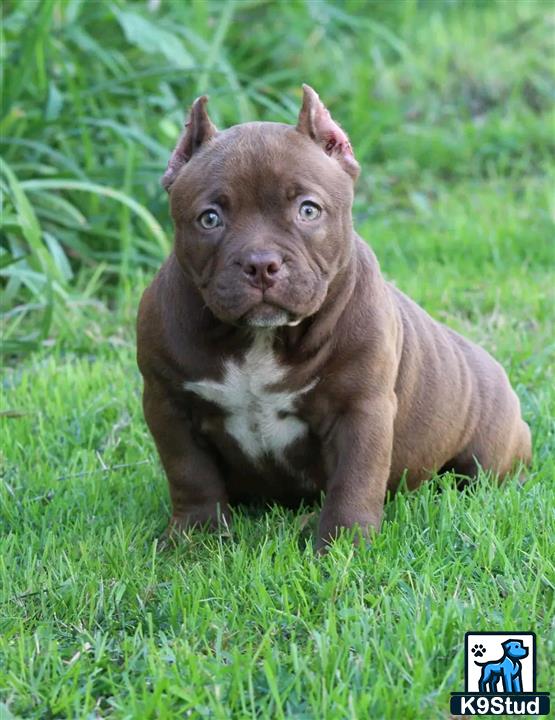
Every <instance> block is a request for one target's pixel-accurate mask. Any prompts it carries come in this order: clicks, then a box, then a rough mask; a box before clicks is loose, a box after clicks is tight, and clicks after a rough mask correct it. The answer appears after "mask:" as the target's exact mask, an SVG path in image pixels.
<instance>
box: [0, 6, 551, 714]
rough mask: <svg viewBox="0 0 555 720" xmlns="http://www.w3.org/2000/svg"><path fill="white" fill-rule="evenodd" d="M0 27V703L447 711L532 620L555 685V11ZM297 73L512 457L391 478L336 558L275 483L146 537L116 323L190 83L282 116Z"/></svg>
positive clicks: (50, 9) (153, 228)
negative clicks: (379, 519) (391, 488)
mask: <svg viewBox="0 0 555 720" xmlns="http://www.w3.org/2000/svg"><path fill="white" fill-rule="evenodd" d="M3 26H4V33H5V46H4V50H3V58H5V61H4V62H3V70H4V72H5V73H6V77H5V78H4V95H3V104H2V118H1V120H0V146H1V149H2V155H3V161H4V164H3V165H2V168H1V182H0V187H1V189H2V194H3V206H2V208H3V212H2V218H1V220H2V240H1V246H0V277H1V278H2V284H3V293H2V296H3V297H2V308H1V309H2V312H3V342H4V350H5V353H6V355H5V363H4V367H3V384H2V388H3V390H2V406H3V410H2V414H1V416H0V423H1V428H0V432H1V433H2V439H3V450H2V452H3V456H2V474H1V476H0V718H1V719H2V720H5V719H6V718H13V717H16V718H103V717H111V718H138V719H141V720H143V719H147V720H148V718H162V719H163V718H174V717H177V716H185V717H187V716H190V717H195V718H196V717H214V718H228V717H238V718H243V717H253V718H254V717H262V718H280V717H286V718H310V719H312V718H330V719H333V720H335V718H364V717H372V718H391V719H396V718H399V717H403V718H408V719H411V718H422V719H428V718H447V717H448V715H449V713H448V707H449V702H448V699H449V693H450V692H451V691H455V690H461V689H462V688H463V657H462V652H463V650H462V648H463V638H464V632H465V631H467V630H471V629H478V630H479V629H484V630H485V629H488V630H493V629H508V630H511V629H520V630H522V629H524V630H528V629H531V630H534V631H535V632H536V633H537V635H538V643H539V648H538V683H537V685H538V689H540V690H552V691H553V690H554V689H555V673H554V668H555V624H554V619H553V618H554V617H555V592H554V591H555V565H554V560H553V555H554V553H553V538H554V537H555V514H554V510H553V508H554V507H555V482H554V479H555V423H554V417H555V390H554V389H553V388H554V387H555V378H554V367H555V343H554V341H553V301H554V299H555V297H554V292H553V288H554V284H555V281H554V267H555V248H554V243H553V237H554V233H553V229H554V228H553V212H554V209H555V207H554V199H553V181H554V175H555V170H554V167H555V163H554V155H555V141H554V138H553V120H554V114H553V97H554V95H555V81H554V78H553V72H552V69H553V60H554V51H553V40H552V37H553V29H554V18H553V14H552V11H551V9H550V7H549V5H548V4H547V3H542V2H524V0H522V1H521V2H511V3H508V2H464V3H462V2H452V3H443V2H439V1H438V2H416V1H412V0H406V1H405V2H402V3H401V2H374V3H372V4H371V5H369V4H365V3H360V2H356V1H355V0H346V1H345V2H341V3H339V2H337V3H335V2H324V1H323V0H322V1H321V2H318V3H315V2H301V1H300V0H298V1H294V2H287V3H285V2H283V3H278V4H271V3H266V2H259V1H253V2H235V3H225V4H217V3H211V2H201V1H200V0H199V1H197V2H191V3H188V4H184V3H169V2H162V3H161V5H160V7H159V8H158V9H156V4H155V3H151V4H150V5H148V4H146V3H142V2H141V3H138V2H133V3H132V2H123V1H118V2H114V3H108V2H97V3H77V2H75V3H73V2H71V3H66V2H58V1H55V0H44V1H43V2H40V3H36V2H29V1H27V2H6V3H4V5H3ZM13 68H17V72H16V71H14V70H13ZM303 81H308V82H310V83H311V84H313V85H314V86H315V87H316V88H317V89H318V90H319V91H320V93H321V95H322V97H323V98H324V99H325V100H326V102H327V103H328V105H329V106H330V108H331V109H332V111H333V114H334V116H335V117H336V118H337V119H339V120H340V121H341V123H342V124H343V126H344V127H345V128H346V129H347V130H348V132H349V134H350V136H351V139H352V141H353V145H354V147H355V151H356V153H357V156H358V158H359V160H360V162H361V164H362V166H363V173H362V177H361V180H360V182H359V185H358V190H357V197H356V204H355V220H356V224H357V228H358V230H359V232H360V233H361V234H362V235H363V237H365V238H366V239H367V240H368V242H370V243H371V245H372V246H373V247H374V249H375V250H376V252H377V254H378V257H379V258H380V261H381V263H382V268H383V270H384V273H385V274H386V275H387V276H388V277H389V278H390V279H392V280H394V281H395V282H396V284H397V285H398V286H399V287H401V288H402V289H403V290H405V291H406V292H408V293H409V294H410V295H411V296H412V297H413V298H414V299H415V300H417V301H418V302H420V303H421V304H422V305H423V306H424V307H425V308H426V309H427V310H428V311H429V312H430V313H432V315H434V316H435V317H437V318H438V319H440V320H443V321H445V322H447V323H448V324H450V325H451V326H452V327H454V328H455V329H457V330H460V331H461V332H463V333H464V334H466V335H468V336H469V337H471V338H473V339H474V340H476V341H478V342H480V343H482V344H483V345H484V346H485V347H486V348H487V349H489V350H490V351H492V352H493V353H494V354H495V356H496V357H497V358H498V359H499V361H500V362H502V363H503V365H504V366H505V367H506V368H507V370H508V372H509V375H510V377H511V380H512V382H513V385H514V386H515V387H516V389H517V392H518V393H519V396H520V398H521V401H522V405H523V411H524V415H525V418H526V419H527V421H528V422H529V423H530V425H531V427H532V432H533V437H534V463H533V465H532V467H531V468H530V471H529V479H528V482H527V484H526V485H525V486H524V487H523V488H519V487H518V486H517V483H516V482H515V480H514V479H512V480H509V481H508V482H507V483H506V485H505V486H503V487H502V488H497V487H494V486H493V485H492V483H491V481H490V480H488V478H487V477H482V478H481V479H480V481H479V482H478V483H477V485H476V486H475V488H474V489H473V490H472V491H470V492H465V493H459V492H457V491H456V490H455V489H454V486H453V482H452V479H451V478H450V477H449V476H446V477H443V478H440V479H436V480H435V481H433V482H432V483H430V484H429V485H427V486H425V487H423V488H422V489H421V490H419V491H418V492H415V493H401V494H399V495H397V496H396V497H395V498H394V499H393V500H392V501H391V502H390V503H389V504H388V506H387V510H386V521H385V523H384V526H383V531H382V533H381V535H379V536H378V537H377V538H376V540H375V542H374V543H373V545H372V547H368V548H364V549H362V550H360V551H357V552H354V551H353V550H352V548H351V546H350V544H349V542H348V539H347V538H344V539H342V540H341V541H339V542H338V543H337V544H336V545H335V546H334V548H333V550H332V551H331V552H330V554H329V555H328V556H327V557H326V558H324V559H316V558H315V557H314V556H313V551H312V542H311V537H312V532H313V531H314V529H315V519H316V516H315V511H316V509H315V508H305V509H303V510H302V511H301V512H299V513H292V512H290V511H285V510H283V509H281V508H278V507H271V508H269V509H268V510H267V511H260V512H256V513H252V512H245V511H244V510H242V509H238V510H237V513H236V517H235V524H234V527H233V530H232V532H231V533H229V534H227V535H226V534H224V535H219V536H209V535H207V534H204V533H202V532H197V533H193V534H191V535H190V537H189V538H188V540H187V541H186V542H183V543H182V544H180V545H179V546H178V547H175V548H170V549H168V550H166V551H164V552H159V551H158V546H157V538H158V537H159V535H160V533H161V532H162V531H163V529H164V526H165V523H166V521H167V517H168V513H169V501H168V494H167V489H166V484H165V480H164V478H163V475H162V471H161V469H160V466H159V463H158V460H157V458H156V456H155V452H154V447H153V443H152V441H151V439H150V437H149V435H148V432H147V430H146V427H145V424H144V421H143V419H142V415H141V409H140V381H139V376H138V372H137V370H136V368H135V360H134V336H133V323H134V314H135V308H136V304H137V301H138V297H139V295H140V292H141V290H142V288H143V287H144V286H145V285H146V283H147V282H148V280H149V278H150V277H151V276H152V274H153V272H154V270H155V268H156V266H157V265H158V264H159V262H160V261H161V258H162V257H163V256H164V255H165V253H166V252H167V249H168V247H169V242H170V241H169V234H170V225H169V221H168V215H167V207H166V198H165V196H164V194H163V192H162V191H161V190H160V187H159V185H158V179H159V177H160V175H161V172H162V169H163V166H164V163H165V162H166V160H167V157H168V153H169V149H170V148H171V146H172V143H173V142H174V141H175V138H176V136H177V134H178V132H179V128H180V125H181V123H182V119H183V110H184V107H185V106H186V105H187V104H188V103H189V102H190V101H191V99H192V98H193V97H194V96H195V95H196V94H200V93H201V92H204V91H208V92H209V93H210V96H211V106H210V110H211V113H212V115H213V117H214V118H215V120H216V122H217V123H218V124H219V125H220V126H226V125H228V124H232V123H235V122H238V121H242V120H247V119H254V118H259V119H273V120H282V121H286V122H293V121H294V118H295V114H296V112H297V108H298V103H299V99H300V85H301V82H303ZM455 411H456V410H455Z"/></svg>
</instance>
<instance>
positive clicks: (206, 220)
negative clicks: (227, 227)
mask: <svg viewBox="0 0 555 720" xmlns="http://www.w3.org/2000/svg"><path fill="white" fill-rule="evenodd" d="M198 221H199V223H200V224H201V225H202V227H203V228H204V229H205V230H212V229H214V228H216V227H218V226H219V225H221V224H222V219H221V217H220V216H219V215H218V213H217V212H216V211H215V210H205V211H204V212H203V213H202V214H201V215H200V217H199V219H198Z"/></svg>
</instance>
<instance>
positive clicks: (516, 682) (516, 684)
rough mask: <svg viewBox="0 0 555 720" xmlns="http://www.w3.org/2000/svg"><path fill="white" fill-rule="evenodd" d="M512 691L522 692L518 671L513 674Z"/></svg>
mask: <svg viewBox="0 0 555 720" xmlns="http://www.w3.org/2000/svg"><path fill="white" fill-rule="evenodd" d="M513 692H515V693H519V692H522V683H521V682H520V671H519V673H518V675H515V676H514V678H513Z"/></svg>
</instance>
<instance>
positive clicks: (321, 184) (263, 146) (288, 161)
mask: <svg viewBox="0 0 555 720" xmlns="http://www.w3.org/2000/svg"><path fill="white" fill-rule="evenodd" d="M176 190H177V192H178V193H180V192H184V193H186V194H187V195H188V196H189V198H190V199H191V200H195V199H197V200H200V199H206V200H209V199H210V198H211V197H213V196H216V197H217V196H218V195H228V196H231V197H232V198H233V199H234V200H235V202H236V203H240V204H245V203H248V202H251V201H252V202H255V203H257V204H258V202H263V203H268V201H269V200H271V199H273V200H274V201H278V200H279V199H280V198H282V197H286V198H289V199H290V198H292V197H294V196H299V195H311V194H316V195H317V196H319V197H320V198H321V199H322V200H323V201H324V202H329V203H342V204H344V203H349V202H350V199H351V195H352V181H351V179H350V178H349V176H348V175H347V174H346V173H345V172H344V171H343V170H342V169H341V167H340V166H339V164H338V163H337V162H336V160H334V159H333V158H330V157H328V156H327V155H326V154H325V152H323V150H322V149H321V148H320V147H318V146H317V145H316V143H314V142H313V141H312V140H311V139H310V138H308V137H306V136H304V135H302V134H301V133H299V132H297V130H296V129H295V128H294V127H292V126H289V125H281V124H279V123H245V124H243V125H237V126H235V127H232V128H229V129H228V130H225V131H223V132H221V133H219V134H218V135H217V136H216V138H214V140H212V141H211V142H209V143H207V144H206V146H205V147H202V148H201V149H200V151H199V152H198V153H195V155H193V157H192V158H191V160H190V161H189V162H188V163H187V165H186V166H185V168H184V169H183V171H182V173H181V175H180V177H179V179H178V181H177V183H176Z"/></svg>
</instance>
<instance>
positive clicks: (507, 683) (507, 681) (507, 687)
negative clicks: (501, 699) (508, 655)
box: [502, 670, 514, 693]
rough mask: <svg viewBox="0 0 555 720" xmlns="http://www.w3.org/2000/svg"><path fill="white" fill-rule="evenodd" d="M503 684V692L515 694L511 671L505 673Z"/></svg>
mask: <svg viewBox="0 0 555 720" xmlns="http://www.w3.org/2000/svg"><path fill="white" fill-rule="evenodd" d="M502 683H503V690H504V691H505V692H508V693H510V692H514V690H513V678H512V676H511V671H510V670H507V671H503V676H502Z"/></svg>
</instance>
